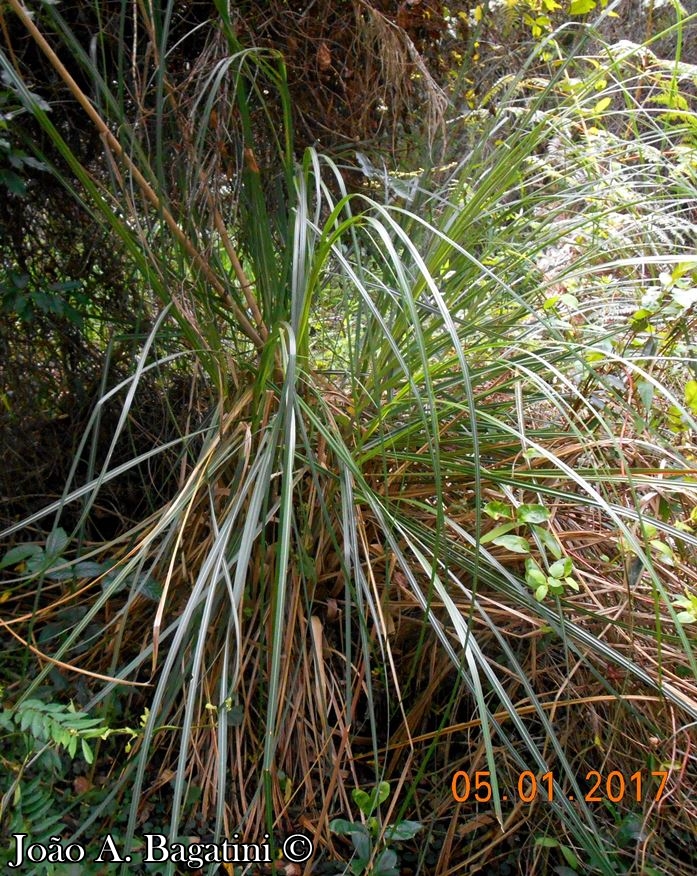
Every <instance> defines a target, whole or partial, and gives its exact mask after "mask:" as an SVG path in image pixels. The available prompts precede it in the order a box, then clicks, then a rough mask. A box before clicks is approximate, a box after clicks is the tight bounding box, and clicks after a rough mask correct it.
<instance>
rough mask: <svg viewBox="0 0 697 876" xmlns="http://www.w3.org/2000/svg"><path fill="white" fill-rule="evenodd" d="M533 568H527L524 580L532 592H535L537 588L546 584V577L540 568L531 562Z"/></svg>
mask: <svg viewBox="0 0 697 876" xmlns="http://www.w3.org/2000/svg"><path fill="white" fill-rule="evenodd" d="M533 563H534V566H531V567H530V568H528V569H527V570H526V572H525V580H526V581H527V582H528V584H529V585H530V586H531V587H532V589H533V590H537V588H538V587H541V586H542V585H543V584H546V583H547V576H546V575H545V573H544V572H543V571H542V569H540V567H539V566H538V565H537V563H535V561H534V560H533Z"/></svg>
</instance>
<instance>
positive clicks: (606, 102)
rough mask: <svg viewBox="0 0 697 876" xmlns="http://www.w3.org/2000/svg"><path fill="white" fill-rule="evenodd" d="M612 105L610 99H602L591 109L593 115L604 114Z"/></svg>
mask: <svg viewBox="0 0 697 876" xmlns="http://www.w3.org/2000/svg"><path fill="white" fill-rule="evenodd" d="M611 103H612V98H611V97H604V98H603V99H602V100H599V101H598V102H597V103H596V105H595V106H594V107H593V113H594V115H600V114H601V113H602V112H604V111H605V110H606V109H607V108H608V107H609V106H610V104H611Z"/></svg>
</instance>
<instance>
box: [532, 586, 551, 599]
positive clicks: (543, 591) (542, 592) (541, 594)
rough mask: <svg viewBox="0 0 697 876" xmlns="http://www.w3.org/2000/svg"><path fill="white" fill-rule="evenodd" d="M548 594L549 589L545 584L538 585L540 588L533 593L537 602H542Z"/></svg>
mask: <svg viewBox="0 0 697 876" xmlns="http://www.w3.org/2000/svg"><path fill="white" fill-rule="evenodd" d="M548 592H549V587H548V586H547V585H546V584H540V586H539V587H538V588H537V590H536V591H535V599H536V600H537V601H538V602H542V600H543V599H544V598H545V596H547V593H548Z"/></svg>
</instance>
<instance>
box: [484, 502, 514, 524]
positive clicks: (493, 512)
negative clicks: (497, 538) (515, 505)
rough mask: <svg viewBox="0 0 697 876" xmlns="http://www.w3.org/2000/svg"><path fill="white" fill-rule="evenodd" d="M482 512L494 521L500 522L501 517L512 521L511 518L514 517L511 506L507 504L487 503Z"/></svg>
mask: <svg viewBox="0 0 697 876" xmlns="http://www.w3.org/2000/svg"><path fill="white" fill-rule="evenodd" d="M482 510H483V511H484V513H485V514H487V515H488V516H489V517H491V518H492V519H494V520H498V519H499V518H501V517H506V518H508V519H509V520H510V518H511V517H513V513H512V511H511V508H510V506H508V505H507V504H506V503H505V502H498V501H494V502H487V503H486V505H485V506H484V508H483V509H482Z"/></svg>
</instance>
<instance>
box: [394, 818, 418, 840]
mask: <svg viewBox="0 0 697 876" xmlns="http://www.w3.org/2000/svg"><path fill="white" fill-rule="evenodd" d="M422 828H423V824H421V822H420V821H400V822H399V824H395V825H394V827H390V828H388V830H387V831H386V833H385V838H386V839H387V841H388V842H404V841H405V840H410V839H413V837H415V836H416V834H417V833H418V832H419V831H420V830H422Z"/></svg>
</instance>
